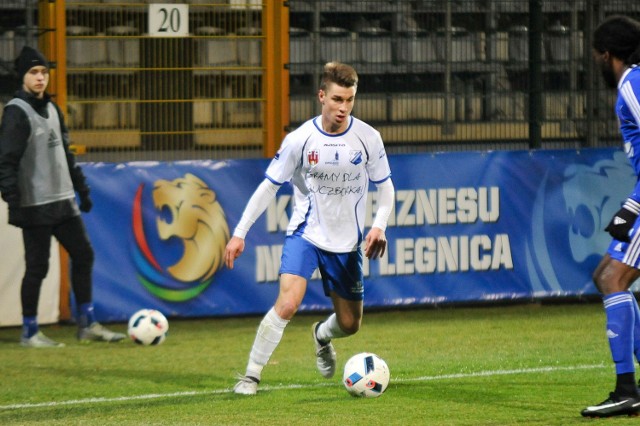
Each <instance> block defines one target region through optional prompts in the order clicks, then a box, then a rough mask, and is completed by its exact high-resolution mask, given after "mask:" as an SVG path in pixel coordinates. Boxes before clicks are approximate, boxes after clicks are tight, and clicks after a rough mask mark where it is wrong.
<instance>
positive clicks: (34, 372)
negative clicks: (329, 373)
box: [0, 303, 638, 425]
mask: <svg viewBox="0 0 640 426" xmlns="http://www.w3.org/2000/svg"><path fill="white" fill-rule="evenodd" d="M324 317H325V315H324V314H305V315H298V316H296V317H295V318H294V320H293V321H292V322H291V323H290V324H289V326H288V327H287V329H286V332H285V335H284V338H283V340H282V342H281V344H280V346H279V347H278V349H277V350H276V352H275V353H274V355H273V357H272V358H271V360H270V362H269V365H268V366H267V367H266V368H265V370H264V372H263V377H262V384H261V386H260V388H259V391H258V395H256V396H253V397H246V396H239V395H234V394H233V393H232V392H231V388H232V387H233V385H234V383H235V381H236V380H235V375H236V374H237V373H240V372H243V371H244V367H245V364H246V361H247V355H248V351H249V349H250V347H251V344H252V342H253V338H254V335H255V331H256V329H257V326H258V323H259V321H260V317H250V318H217V319H197V320H186V319H183V320H177V319H170V331H169V336H168V338H167V340H166V341H165V343H163V344H162V345H160V346H156V347H142V346H138V345H135V344H134V343H132V342H130V341H125V342H121V343H116V344H106V343H91V344H79V343H77V342H76V341H75V340H74V338H75V327H74V326H71V325H55V326H44V327H43V331H44V332H45V333H46V334H47V335H49V336H50V337H52V338H54V339H56V340H60V341H63V342H65V343H66V344H67V346H66V347H64V348H55V349H25V348H22V347H20V346H19V344H18V343H17V342H18V339H19V334H20V329H19V328H17V327H13V328H3V329H0V384H1V386H0V424H1V425H14V424H16V425H17V424H20V425H22V424H24V425H29V424H47V425H140V424H144V425H276V424H284V425H314V424H322V425H350V424H353V425H365V424H367V425H522V424H525V425H572V424H589V423H592V422H594V421H596V422H597V421H607V422H608V424H614V423H615V424H621V423H631V422H634V424H637V421H638V419H637V418H629V417H624V418H613V419H607V420H590V419H583V418H582V417H581V416H580V410H581V409H582V408H584V407H585V406H587V405H591V404H594V403H599V402H600V401H602V400H604V399H605V397H606V396H607V395H608V393H609V392H610V391H611V390H613V386H614V379H615V373H614V368H613V364H612V362H611V359H610V355H609V350H608V343H607V340H606V337H605V334H604V321H605V319H604V313H603V311H602V306H601V304H599V303H581V304H553V305H545V304H543V305H540V304H526V305H512V306H500V307H475V308H474V307H460V308H441V309H415V310H397V311H385V312H366V313H365V318H364V321H363V326H362V329H361V330H360V332H359V333H358V334H357V335H355V336H352V337H350V338H345V339H339V340H335V341H334V345H335V347H336V351H337V352H338V373H337V374H336V376H335V377H334V378H332V379H329V380H326V379H323V378H322V377H321V376H320V375H319V374H318V373H317V372H316V370H315V358H314V349H313V344H312V341H311V334H310V326H311V324H312V323H313V322H315V321H317V320H318V319H321V318H324ZM110 326H111V328H113V329H114V330H118V331H124V330H125V328H126V325H125V324H111V325H110ZM364 351H368V352H374V353H376V354H378V355H379V356H381V357H382V358H383V359H384V360H385V361H386V362H387V364H388V365H389V368H390V370H391V382H390V384H389V387H388V389H387V391H386V392H385V393H384V394H383V395H382V396H380V397H379V398H375V399H361V398H354V397H351V396H349V395H348V394H347V392H346V391H345V389H344V388H343V385H342V383H341V378H342V367H343V365H344V363H345V362H346V360H347V359H348V358H349V357H350V356H351V355H353V354H355V353H357V352H364Z"/></svg>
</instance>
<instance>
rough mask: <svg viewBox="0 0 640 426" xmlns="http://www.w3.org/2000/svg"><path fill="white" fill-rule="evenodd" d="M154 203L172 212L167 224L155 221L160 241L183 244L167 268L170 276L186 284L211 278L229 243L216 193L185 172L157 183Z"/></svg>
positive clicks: (159, 220) (159, 208)
mask: <svg viewBox="0 0 640 426" xmlns="http://www.w3.org/2000/svg"><path fill="white" fill-rule="evenodd" d="M153 204H154V206H155V208H156V209H158V210H163V209H165V208H167V209H168V210H169V211H170V212H171V219H172V220H171V221H170V222H167V221H165V219H164V218H162V217H159V218H158V219H157V220H156V224H157V226H158V235H159V236H160V238H161V239H163V240H168V239H169V238H172V237H177V238H180V239H181V240H182V243H183V244H184V255H183V256H182V258H181V259H180V260H179V261H178V262H177V263H176V264H175V265H173V266H170V267H168V268H167V270H168V271H169V273H170V274H171V275H172V276H173V277H174V278H176V279H178V280H180V281H185V282H188V281H196V280H206V279H209V278H211V276H213V274H214V273H215V272H216V271H217V270H218V268H219V267H220V266H221V263H222V260H223V259H224V249H225V246H226V244H227V241H228V240H229V227H228V225H227V221H226V220H225V217H224V211H223V210H222V207H221V206H220V203H218V200H216V194H215V192H213V191H212V190H211V189H209V188H208V187H207V185H206V184H205V183H204V182H203V181H202V180H200V179H199V178H198V177H196V176H194V175H192V174H190V173H187V174H186V175H185V177H184V178H179V179H175V180H173V181H171V182H169V181H166V180H158V181H156V183H155V185H154V188H153Z"/></svg>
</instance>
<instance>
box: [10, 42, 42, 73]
mask: <svg viewBox="0 0 640 426" xmlns="http://www.w3.org/2000/svg"><path fill="white" fill-rule="evenodd" d="M39 65H42V66H43V67H47V68H49V62H48V61H47V58H45V57H44V55H43V54H42V53H40V52H38V51H37V50H36V49H34V48H33V47H29V46H24V47H23V48H22V51H21V52H20V55H18V57H17V58H16V61H15V66H16V72H17V73H18V78H19V79H20V80H21V81H22V79H23V78H24V75H25V74H26V73H27V71H29V70H30V69H31V68H33V67H37V66H39Z"/></svg>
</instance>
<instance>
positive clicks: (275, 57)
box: [262, 0, 289, 157]
mask: <svg viewBox="0 0 640 426" xmlns="http://www.w3.org/2000/svg"><path fill="white" fill-rule="evenodd" d="M285 3H286V2H285V1H278V0H265V1H264V2H263V9H262V29H263V34H264V35H265V39H264V43H263V47H262V57H263V64H264V67H265V72H264V78H263V82H264V84H263V88H264V89H263V90H264V99H265V103H264V109H263V111H264V112H263V117H264V125H263V128H264V155H265V157H273V156H274V155H275V153H276V151H277V150H278V147H279V146H280V142H281V140H282V138H283V137H284V135H285V128H286V126H287V125H288V124H289V70H288V69H287V68H286V66H287V64H288V63H289V9H288V8H287V6H286V5H285Z"/></svg>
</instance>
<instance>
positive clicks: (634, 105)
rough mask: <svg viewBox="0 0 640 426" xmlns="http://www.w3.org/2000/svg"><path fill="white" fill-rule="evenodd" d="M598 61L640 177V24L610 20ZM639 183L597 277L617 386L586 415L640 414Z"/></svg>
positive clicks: (613, 228) (599, 32) (614, 224)
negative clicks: (638, 374) (639, 380)
mask: <svg viewBox="0 0 640 426" xmlns="http://www.w3.org/2000/svg"><path fill="white" fill-rule="evenodd" d="M593 48H594V49H593V57H594V60H595V63H596V65H597V66H598V67H599V68H600V70H601V72H602V76H603V78H604V80H605V82H606V84H607V86H609V87H611V88H616V87H617V89H618V99H617V102H616V107H615V111H616V113H617V115H618V120H619V123H620V133H621V134H622V139H623V141H624V149H625V152H626V153H627V156H628V157H629V160H630V161H631V164H632V166H633V169H634V170H635V173H636V175H637V176H639V177H640V128H639V127H638V126H639V125H640V101H639V98H640V67H638V66H637V65H636V64H638V63H639V62H640V23H639V22H637V21H635V20H633V19H631V18H629V17H626V16H611V17H609V18H607V19H606V20H605V21H603V22H602V23H601V24H600V25H599V26H598V28H596V30H595V31H594V34H593ZM639 212H640V180H638V181H637V183H636V185H635V187H634V188H633V191H632V192H631V194H630V195H629V197H628V198H627V199H626V201H625V202H624V204H623V205H622V208H621V209H620V210H619V211H618V212H617V213H616V214H615V215H614V217H613V219H611V222H610V223H609V224H608V226H607V227H606V231H607V232H609V234H611V236H612V237H613V241H612V242H611V244H610V245H609V248H608V250H607V253H606V254H605V255H604V257H603V259H602V261H601V262H600V264H599V265H598V267H597V268H596V270H595V272H594V273H593V279H594V281H595V284H596V287H597V288H598V290H599V291H600V292H601V293H602V298H603V301H604V310H605V314H606V319H607V337H608V339H609V348H610V350H611V355H612V358H613V362H614V364H615V368H616V387H615V390H614V391H613V392H611V394H610V395H609V397H608V398H607V399H605V400H604V401H603V402H601V403H600V404H597V405H593V406H590V407H587V408H585V409H584V410H582V415H583V416H585V417H609V416H616V415H633V414H637V413H638V412H640V395H639V394H638V388H637V385H636V382H635V362H634V354H635V357H636V358H637V360H638V361H640V309H638V303H637V301H636V299H635V297H634V295H633V293H632V292H630V291H629V288H630V287H631V285H632V284H633V282H634V281H635V280H636V279H638V278H639V277H640V269H639V268H640V251H639V249H640V229H639V228H640V221H638V213H639Z"/></svg>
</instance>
